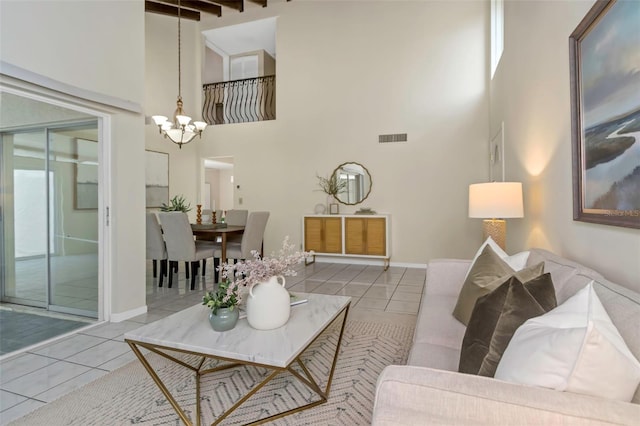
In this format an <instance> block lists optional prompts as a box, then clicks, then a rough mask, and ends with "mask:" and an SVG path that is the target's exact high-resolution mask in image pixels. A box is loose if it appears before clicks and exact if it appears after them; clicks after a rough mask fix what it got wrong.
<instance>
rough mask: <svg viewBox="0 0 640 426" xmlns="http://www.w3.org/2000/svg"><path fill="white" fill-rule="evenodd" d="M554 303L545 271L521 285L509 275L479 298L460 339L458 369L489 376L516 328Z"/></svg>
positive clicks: (554, 304) (554, 295)
mask: <svg viewBox="0 0 640 426" xmlns="http://www.w3.org/2000/svg"><path fill="white" fill-rule="evenodd" d="M556 306H557V302H556V294H555V289H554V287H553V281H552V280H551V275H550V274H548V273H547V274H543V275H540V276H538V277H536V278H533V279H532V280H529V281H527V282H525V283H524V284H523V283H522V282H521V281H519V280H518V279H517V278H516V277H512V278H510V279H509V280H508V281H507V282H505V283H504V284H502V285H500V286H499V287H498V288H497V289H495V290H494V291H492V292H491V293H489V294H487V295H485V296H482V297H480V298H479V299H478V301H477V303H476V306H475V307H474V309H473V313H472V315H471V320H470V321H469V326H468V327H467V330H466V332H465V335H464V339H463V341H462V349H461V352H460V364H459V367H458V371H460V372H461V373H469V374H478V375H480V376H488V377H493V375H494V374H495V371H496V368H497V367H498V363H499V362H500V358H502V354H503V353H504V351H505V350H506V348H507V345H508V344H509V341H511V337H513V334H514V333H515V331H516V330H517V329H518V327H520V326H521V325H522V324H524V322H525V321H526V320H528V319H529V318H533V317H536V316H539V315H542V314H544V313H546V312H548V311H550V310H551V309H553V308H555V307H556Z"/></svg>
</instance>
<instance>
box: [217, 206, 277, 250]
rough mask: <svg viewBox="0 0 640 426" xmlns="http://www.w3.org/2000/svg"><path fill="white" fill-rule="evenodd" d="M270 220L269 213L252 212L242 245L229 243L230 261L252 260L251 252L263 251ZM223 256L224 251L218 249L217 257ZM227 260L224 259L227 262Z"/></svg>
mask: <svg viewBox="0 0 640 426" xmlns="http://www.w3.org/2000/svg"><path fill="white" fill-rule="evenodd" d="M268 220H269V212H251V213H250V214H249V217H248V218H247V224H246V226H245V228H244V233H243V234H242V241H241V242H240V243H233V242H227V258H228V259H238V260H244V259H250V258H252V256H251V251H252V250H257V251H259V252H261V251H262V241H263V240H264V230H265V229H266V227H267V221H268ZM221 256H222V250H221V249H218V248H216V250H215V257H216V258H219V257H221ZM226 260H227V259H222V261H223V262H225V261H226Z"/></svg>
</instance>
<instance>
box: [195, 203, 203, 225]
mask: <svg viewBox="0 0 640 426" xmlns="http://www.w3.org/2000/svg"><path fill="white" fill-rule="evenodd" d="M196 207H197V208H198V211H197V212H196V223H197V224H198V225H200V224H202V204H197V205H196Z"/></svg>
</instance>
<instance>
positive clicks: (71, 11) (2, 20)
mask: <svg viewBox="0 0 640 426" xmlns="http://www.w3.org/2000/svg"><path fill="white" fill-rule="evenodd" d="M0 31H1V33H0V55H1V56H0V58H1V60H2V61H4V62H7V63H9V64H12V65H15V66H17V67H21V68H23V69H26V70H28V71H31V72H34V73H38V74H40V75H43V76H45V77H48V78H51V79H54V80H57V81H59V82H62V83H66V84H68V85H72V86H75V87H78V88H81V89H84V90H88V91H93V92H98V93H100V94H104V95H108V96H112V97H117V98H120V99H123V100H129V101H132V102H135V103H139V104H142V103H143V101H144V2H140V1H133V0H131V1H126V0H125V1H118V2H113V1H107V0H105V1H100V0H97V1H90V2H77V1H75V2H68V1H2V2H0ZM111 118H112V119H111V127H110V128H108V129H107V131H108V132H109V133H110V134H111V141H112V147H111V152H110V154H111V166H112V170H111V177H112V179H111V182H110V184H111V189H112V193H111V200H110V213H111V226H110V227H109V230H108V232H110V234H111V242H112V247H111V248H112V261H113V264H112V268H111V271H109V273H110V276H111V283H112V292H111V295H110V296H111V304H112V306H111V307H112V313H115V314H119V313H120V314H122V313H126V312H127V311H131V310H134V309H140V308H142V307H144V305H145V284H144V283H145V262H144V257H145V255H144V244H145V239H144V214H143V213H144V183H143V182H144V168H142V167H140V164H144V142H143V141H144V127H143V122H144V121H143V120H144V118H143V116H142V115H140V114H135V113H129V112H124V111H117V112H113V115H112V117H111Z"/></svg>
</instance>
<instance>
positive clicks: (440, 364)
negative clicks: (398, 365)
mask: <svg viewBox="0 0 640 426" xmlns="http://www.w3.org/2000/svg"><path fill="white" fill-rule="evenodd" d="M459 360H460V350H459V349H453V348H449V347H446V346H440V345H435V344H433V343H414V344H413V345H412V346H411V352H409V358H408V359H407V364H408V365H412V366H416V367H429V368H435V369H438V370H447V371H456V369H457V368H458V362H459Z"/></svg>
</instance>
